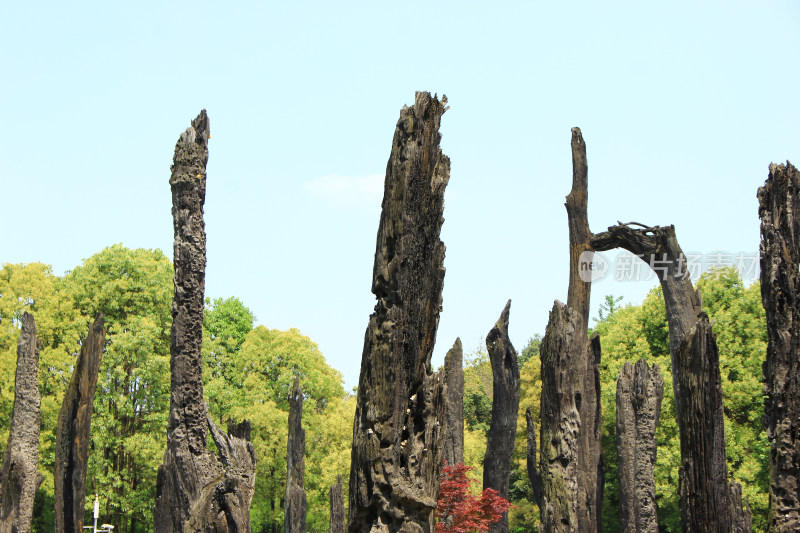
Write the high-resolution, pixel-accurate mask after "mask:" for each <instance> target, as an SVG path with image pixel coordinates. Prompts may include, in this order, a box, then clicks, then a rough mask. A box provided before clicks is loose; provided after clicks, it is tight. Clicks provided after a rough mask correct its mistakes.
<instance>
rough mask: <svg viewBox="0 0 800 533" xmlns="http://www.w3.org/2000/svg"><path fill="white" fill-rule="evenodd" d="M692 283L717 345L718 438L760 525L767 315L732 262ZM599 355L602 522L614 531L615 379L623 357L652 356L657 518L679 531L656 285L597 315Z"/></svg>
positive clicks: (664, 335) (675, 445)
mask: <svg viewBox="0 0 800 533" xmlns="http://www.w3.org/2000/svg"><path fill="white" fill-rule="evenodd" d="M697 288H698V289H699V290H700V292H701V294H702V296H703V307H704V309H705V311H706V312H707V313H708V315H709V317H710V318H711V319H712V320H715V321H716V322H715V324H714V332H715V333H716V334H717V344H718V347H719V352H720V372H721V377H722V392H723V400H724V402H725V438H726V441H727V455H728V467H729V472H730V475H731V477H732V478H733V479H734V480H735V481H737V482H739V483H741V484H742V488H743V492H744V495H745V496H746V497H747V498H748V499H749V501H750V505H751V507H752V509H753V525H754V529H755V530H756V531H763V530H764V527H765V525H766V522H765V517H766V509H767V504H768V492H767V489H768V477H767V468H768V463H767V453H768V450H769V448H768V445H767V442H766V438H765V435H764V431H763V429H762V425H761V416H762V413H763V397H762V389H761V383H760V376H761V363H762V362H763V361H764V358H765V353H766V323H765V319H764V311H763V308H762V307H761V301H760V287H759V285H758V284H757V283H755V284H753V285H751V286H750V287H747V288H745V287H744V285H743V283H742V282H741V279H740V278H739V275H738V272H736V270H735V269H722V270H717V271H712V272H709V273H706V274H704V275H703V276H701V278H700V279H699V280H698V283H697ZM595 330H596V331H598V332H599V333H600V335H601V343H602V347H603V356H602V360H601V388H602V408H603V457H604V462H605V465H606V490H605V496H604V502H603V518H604V520H603V521H604V524H603V529H604V530H606V531H619V502H618V500H617V494H618V478H617V453H616V402H615V399H616V379H617V377H618V375H619V370H620V367H621V366H622V364H624V362H625V361H635V360H637V359H639V358H644V359H645V360H647V362H648V364H652V363H658V364H659V366H660V368H661V373H662V377H663V378H664V400H663V403H662V406H661V419H660V422H659V427H658V430H657V432H656V438H657V440H658V459H657V462H656V467H655V480H656V499H657V502H658V513H659V515H658V518H659V523H660V526H661V527H662V528H663V530H666V531H680V509H679V506H678V490H677V488H678V469H679V466H680V439H679V434H678V427H677V422H676V419H675V404H674V394H673V390H672V375H671V372H672V367H671V361H670V355H669V327H668V324H667V319H666V312H665V310H664V299H663V295H662V293H661V289H660V288H655V289H653V290H652V291H651V292H650V294H649V295H648V296H647V298H645V300H644V302H642V304H641V305H639V306H633V305H628V306H625V307H622V308H616V309H614V312H613V313H608V314H607V315H605V316H604V318H603V319H602V320H601V321H600V322H598V324H597V326H596V328H595Z"/></svg>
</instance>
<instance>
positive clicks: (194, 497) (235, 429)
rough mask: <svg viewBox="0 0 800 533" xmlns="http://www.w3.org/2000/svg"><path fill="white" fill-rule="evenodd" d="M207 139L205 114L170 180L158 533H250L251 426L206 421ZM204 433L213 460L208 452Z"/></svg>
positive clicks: (178, 149) (187, 136)
mask: <svg viewBox="0 0 800 533" xmlns="http://www.w3.org/2000/svg"><path fill="white" fill-rule="evenodd" d="M209 135H210V130H209V122H208V116H207V115H206V112H205V110H203V111H202V112H201V113H200V115H198V117H197V118H196V119H194V120H193V121H192V124H191V127H189V128H188V129H187V130H186V131H185V132H184V133H182V134H181V136H180V139H179V140H178V143H177V144H176V146H175V155H174V160H173V165H172V175H171V177H170V186H171V188H172V217H173V226H174V230H175V243H174V256H173V257H174V265H175V280H174V284H175V296H174V298H173V301H172V332H171V345H170V352H171V359H170V370H171V373H172V385H171V388H172V390H171V397H170V415H169V426H168V430H167V449H166V451H165V452H164V462H163V464H162V465H161V466H160V467H159V469H158V479H157V482H156V505H155V512H154V526H155V530H156V532H158V533H161V532H170V531H177V532H200V531H202V532H212V531H216V532H228V531H231V532H232V531H237V532H242V531H246V532H249V531H250V517H249V516H250V502H251V500H252V497H253V491H254V489H255V464H256V457H255V450H254V448H253V445H252V443H250V424H249V423H247V422H244V423H242V424H239V425H229V426H228V434H227V435H226V434H225V433H224V432H223V431H222V430H220V429H219V428H218V427H217V426H216V424H215V423H214V422H213V421H212V420H211V418H210V416H208V408H207V406H206V404H205V403H204V401H203V379H202V361H201V356H200V347H201V342H202V335H203V305H204V302H203V296H204V289H205V266H206V233H205V224H204V222H203V203H204V201H205V192H206V163H207V162H208V138H209ZM209 432H210V433H211V437H212V439H213V440H214V443H215V444H216V447H217V450H218V454H219V455H218V456H217V455H215V454H213V453H212V452H211V451H209V450H208V449H207V448H206V438H207V436H208V433H209Z"/></svg>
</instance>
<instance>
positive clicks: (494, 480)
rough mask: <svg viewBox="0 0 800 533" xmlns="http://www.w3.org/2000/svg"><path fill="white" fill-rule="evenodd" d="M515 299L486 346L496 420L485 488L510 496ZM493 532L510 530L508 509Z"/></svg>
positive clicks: (515, 378)
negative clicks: (512, 313)
mask: <svg viewBox="0 0 800 533" xmlns="http://www.w3.org/2000/svg"><path fill="white" fill-rule="evenodd" d="M510 310H511V300H509V301H508V303H506V306H505V307H504V308H503V312H502V313H501V314H500V318H499V319H498V320H497V323H496V324H495V325H494V327H493V328H492V330H491V331H490V332H489V334H488V335H487V336H486V349H487V350H488V352H489V361H490V362H491V364H492V422H491V424H490V425H489V438H488V439H487V443H486V450H487V453H486V457H485V458H484V460H483V488H484V490H485V489H494V490H496V491H497V492H498V494H499V495H500V496H502V497H503V498H505V499H508V480H509V477H510V476H511V459H512V455H513V454H514V441H515V439H516V437H517V411H519V362H518V361H517V351H516V350H514V346H512V345H511V341H510V340H509V338H508V314H509V311H510ZM490 531H491V532H492V533H508V512H505V513H503V518H501V519H500V520H499V521H498V522H495V523H494V524H492V526H491V529H490Z"/></svg>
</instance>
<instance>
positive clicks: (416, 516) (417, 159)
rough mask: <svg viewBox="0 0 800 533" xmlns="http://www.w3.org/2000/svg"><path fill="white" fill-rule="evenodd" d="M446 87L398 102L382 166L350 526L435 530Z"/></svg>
mask: <svg viewBox="0 0 800 533" xmlns="http://www.w3.org/2000/svg"><path fill="white" fill-rule="evenodd" d="M446 102H447V99H446V98H445V97H443V98H442V100H441V101H439V100H438V99H437V98H436V96H431V95H430V94H429V93H424V92H419V93H417V94H416V99H415V103H414V105H413V106H411V107H403V109H402V110H401V111H400V119H399V120H398V122H397V126H396V127H395V132H394V139H393V141H392V151H391V155H390V157H389V162H388V165H387V168H386V181H385V184H384V196H383V209H382V213H381V221H380V226H379V228H378V237H377V244H376V250H375V266H374V270H373V280H372V292H373V293H374V294H375V296H376V297H377V299H378V301H377V303H376V305H375V312H374V313H373V314H372V315H371V316H370V320H369V325H368V326H367V331H366V334H365V339H364V352H363V355H362V359H361V375H360V378H359V384H358V396H357V404H356V415H355V421H354V427H353V450H352V463H351V474H350V518H349V525H348V529H349V531H351V532H352V533H365V532H367V531H390V532H396V531H403V532H412V531H424V532H425V533H429V532H431V531H433V528H434V519H435V511H436V503H437V496H438V491H439V476H440V474H441V467H442V460H443V437H444V432H443V429H442V427H441V424H442V423H443V421H444V414H445V399H444V392H443V388H444V385H443V381H442V379H441V376H439V375H437V374H434V373H433V372H432V370H431V353H432V351H433V345H434V341H435V339H436V329H437V326H438V323H439V312H440V310H441V305H442V284H443V281H444V266H443V261H444V251H445V247H444V244H443V243H442V242H441V240H440V239H439V234H440V230H441V227H442V222H443V220H444V219H443V218H442V213H443V208H444V190H445V186H446V185H447V182H448V180H449V177H450V160H449V159H448V158H447V156H445V155H444V154H442V151H441V149H440V148H439V143H440V140H441V135H440V133H439V125H440V122H441V117H442V114H443V113H444V112H445V110H446V107H445V104H446Z"/></svg>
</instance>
